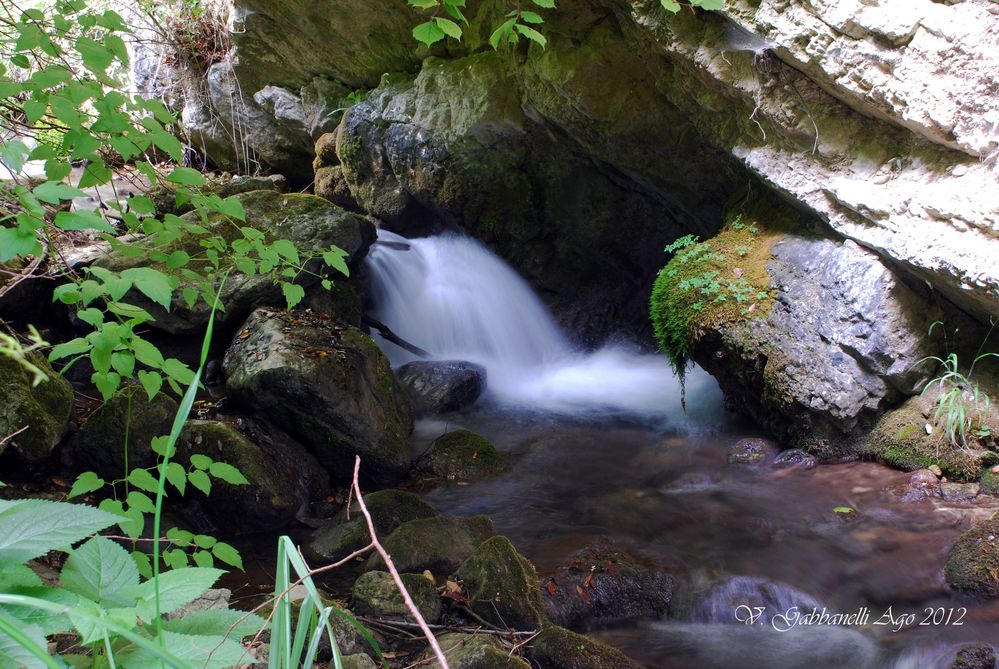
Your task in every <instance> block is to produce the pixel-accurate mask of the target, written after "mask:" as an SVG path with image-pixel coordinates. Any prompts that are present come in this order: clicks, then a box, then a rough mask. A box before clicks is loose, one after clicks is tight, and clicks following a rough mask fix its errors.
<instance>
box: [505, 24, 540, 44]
mask: <svg viewBox="0 0 999 669" xmlns="http://www.w3.org/2000/svg"><path fill="white" fill-rule="evenodd" d="M513 29H514V30H516V31H517V32H519V33H520V34H521V35H523V36H524V37H526V38H527V39H529V40H531V41H532V42H535V43H536V44H540V45H541V46H542V47H544V46H545V45H546V44H547V43H548V40H547V39H545V36H544V35H542V34H541V33H539V32H538V31H537V30H535V29H534V28H531V27H530V26H525V25H524V24H522V23H517V24H515V25H514V26H513Z"/></svg>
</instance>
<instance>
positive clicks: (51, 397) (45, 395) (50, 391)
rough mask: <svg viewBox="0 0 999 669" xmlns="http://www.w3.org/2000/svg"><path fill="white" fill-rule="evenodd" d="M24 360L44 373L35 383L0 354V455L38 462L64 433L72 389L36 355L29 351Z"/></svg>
mask: <svg viewBox="0 0 999 669" xmlns="http://www.w3.org/2000/svg"><path fill="white" fill-rule="evenodd" d="M28 361H30V362H31V364H32V365H34V366H35V367H37V368H38V369H40V370H41V371H42V372H43V373H44V374H45V380H44V381H42V382H41V383H39V384H38V385H37V386H32V375H31V373H29V372H28V370H26V369H25V368H24V367H22V366H21V365H20V364H19V363H18V362H17V361H15V360H13V359H12V358H8V357H7V356H4V355H0V389H2V391H0V392H2V394H0V439H2V440H4V442H3V443H2V444H0V454H3V453H6V452H10V453H13V454H14V455H15V456H16V458H17V459H19V460H21V461H22V462H25V463H27V464H40V463H42V462H44V461H45V460H46V459H48V457H49V455H51V454H52V449H53V448H55V446H56V444H58V443H59V440H60V439H62V437H63V435H64V434H65V433H66V428H67V427H68V425H69V418H70V415H71V414H72V412H73V388H72V387H71V386H70V385H69V382H67V381H66V379H64V378H62V377H61V376H60V375H59V374H57V373H56V372H55V371H54V370H53V369H52V367H51V366H50V365H49V364H48V362H46V361H45V360H44V359H43V358H42V357H41V356H40V355H38V354H35V353H30V354H28ZM24 428H27V429H24ZM22 430H23V431H22ZM15 433H17V434H16V435H15ZM11 435H14V436H11ZM7 437H10V438H9V439H7Z"/></svg>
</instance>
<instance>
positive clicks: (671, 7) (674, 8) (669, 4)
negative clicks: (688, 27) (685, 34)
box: [659, 0, 680, 14]
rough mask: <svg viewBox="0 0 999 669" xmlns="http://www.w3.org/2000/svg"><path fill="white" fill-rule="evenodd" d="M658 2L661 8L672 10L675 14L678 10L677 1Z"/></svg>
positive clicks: (660, 0) (664, 0)
mask: <svg viewBox="0 0 999 669" xmlns="http://www.w3.org/2000/svg"><path fill="white" fill-rule="evenodd" d="M659 4H661V5H662V6H663V9H665V10H666V11H667V12H673V13H674V14H676V13H677V12H678V11H680V3H679V2H677V1H676V0H659Z"/></svg>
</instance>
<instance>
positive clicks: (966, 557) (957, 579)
mask: <svg viewBox="0 0 999 669" xmlns="http://www.w3.org/2000/svg"><path fill="white" fill-rule="evenodd" d="M997 541H999V514H996V515H994V516H992V518H991V519H989V520H986V521H983V522H981V523H979V524H978V525H976V526H975V527H973V528H971V529H970V530H968V531H967V532H964V533H963V534H962V535H961V536H960V537H958V539H957V541H956V542H955V543H954V545H953V546H952V547H951V549H950V553H949V554H948V556H947V565H946V566H945V567H944V577H945V578H946V579H947V583H949V584H950V585H951V587H953V588H955V589H957V590H965V591H967V592H971V593H975V594H981V595H988V596H990V597H996V596H999V545H997Z"/></svg>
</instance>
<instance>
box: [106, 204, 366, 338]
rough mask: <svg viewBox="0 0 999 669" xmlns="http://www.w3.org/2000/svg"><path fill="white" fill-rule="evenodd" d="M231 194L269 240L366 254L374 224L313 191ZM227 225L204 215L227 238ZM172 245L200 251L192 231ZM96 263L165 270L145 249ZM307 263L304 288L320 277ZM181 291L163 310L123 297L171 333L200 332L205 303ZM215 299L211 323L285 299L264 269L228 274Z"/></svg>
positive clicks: (192, 217)
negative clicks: (219, 306)
mask: <svg viewBox="0 0 999 669" xmlns="http://www.w3.org/2000/svg"><path fill="white" fill-rule="evenodd" d="M236 197H238V198H239V201H240V202H241V203H242V205H243V209H244V211H245V213H246V222H245V225H246V226H249V227H251V228H253V229H255V230H259V231H260V232H263V233H264V235H265V239H266V240H269V241H273V240H275V239H288V240H290V241H292V242H294V243H295V244H296V245H297V246H298V247H299V248H302V249H305V250H307V251H321V250H322V249H325V248H328V247H329V246H331V245H336V246H338V247H340V248H341V249H343V250H344V251H347V253H348V254H349V255H348V257H347V258H346V261H347V262H348V263H350V264H351V265H355V266H356V264H357V263H359V262H360V261H361V259H363V258H364V256H365V254H367V251H368V247H369V246H371V244H372V242H374V239H375V228H374V224H372V223H371V221H370V220H368V219H367V218H364V217H362V216H358V215H357V214H351V213H348V212H346V211H344V210H342V209H340V208H339V207H336V206H334V205H332V204H330V203H329V202H327V201H325V200H323V199H322V198H318V197H315V196H313V195H302V194H299V193H279V192H276V191H273V190H259V191H253V192H250V193H242V194H240V195H237V196H236ZM184 217H186V220H188V221H190V222H194V221H197V220H198V218H197V217H198V214H197V213H196V212H190V213H188V214H184ZM229 226H230V223H229V222H228V219H226V218H225V217H224V216H222V215H221V214H212V215H211V216H209V219H208V227H209V228H211V229H213V230H214V231H215V232H216V233H218V234H221V235H222V236H223V237H225V238H226V239H229V240H231V239H232V236H233V233H232V232H231V230H230V228H229ZM173 250H185V251H187V252H188V253H189V254H190V255H191V257H201V256H203V255H204V253H203V251H204V249H203V248H202V247H201V245H200V243H199V238H197V237H194V236H192V237H190V238H182V239H181V240H180V241H178V242H175V243H173V244H171V245H169V246H168V247H167V248H166V249H165V252H166V253H170V252H171V251H173ZM199 262H202V263H203V262H204V261H194V262H192V264H191V265H190V268H191V269H194V270H199V269H202V268H201V267H199V265H198V263H199ZM96 264H98V265H100V266H102V267H106V268H107V269H110V270H114V271H124V270H126V269H129V268H134V267H141V266H150V267H153V268H156V269H159V270H163V271H166V270H167V267H166V264H165V263H157V262H150V261H149V259H148V254H147V253H142V254H140V255H137V256H130V255H125V254H123V253H117V254H112V255H110V256H108V257H106V258H103V259H101V260H99V261H98V262H97V263H96ZM308 268H309V269H310V270H312V271H311V272H302V273H300V274H299V276H298V277H297V278H296V281H297V282H299V283H300V284H301V285H302V286H304V287H306V288H308V287H310V286H313V285H316V284H318V283H319V281H320V279H321V277H320V276H318V275H317V274H318V273H319V272H320V271H321V269H322V263H321V262H320V261H319V260H318V259H315V260H313V261H311V262H310V263H308ZM174 273H175V272H174ZM333 279H334V281H342V280H344V277H342V276H340V275H337V276H335V277H333ZM183 285H186V284H182V286H183ZM182 292H183V291H181V290H176V291H174V296H173V302H172V303H171V306H170V309H169V311H168V310H165V309H163V308H162V307H161V306H159V305H158V304H155V303H153V302H152V301H151V300H149V299H148V298H147V297H146V296H145V295H142V294H140V293H138V291H134V290H133V291H132V292H130V293H129V294H128V299H129V302H132V303H134V304H136V305H138V306H141V307H143V308H144V309H147V310H148V311H149V312H150V313H151V314H153V316H154V317H155V321H153V322H151V323H150V325H151V326H152V327H155V328H158V329H160V330H165V331H166V332H169V333H171V334H187V333H195V332H197V333H200V332H201V331H203V330H204V328H205V326H206V325H207V323H208V316H209V314H210V311H211V305H210V304H207V303H206V302H205V301H204V300H199V301H198V302H197V303H196V304H195V305H194V306H193V307H188V306H187V304H186V302H185V301H184V298H183V295H182ZM221 299H222V302H223V303H224V304H225V311H222V312H219V313H218V314H216V322H217V323H232V322H234V321H235V322H238V321H239V320H241V319H244V318H246V316H247V315H248V314H249V313H250V311H251V310H252V309H253V308H254V307H255V306H257V305H260V304H271V305H283V304H285V298H284V295H283V293H282V291H281V287H280V286H279V285H277V284H275V283H274V282H273V281H272V280H271V278H270V276H269V275H267V274H263V275H261V274H257V275H255V276H246V275H244V274H239V273H233V274H231V275H230V276H229V279H228V280H227V281H226V283H225V286H223V290H222V295H221Z"/></svg>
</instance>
